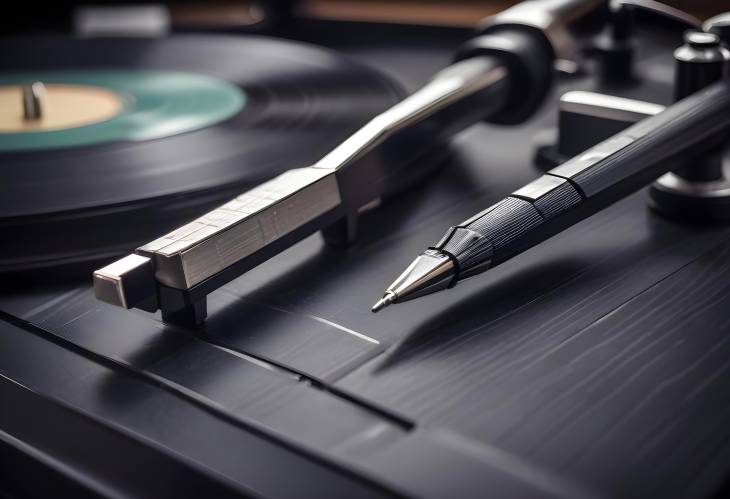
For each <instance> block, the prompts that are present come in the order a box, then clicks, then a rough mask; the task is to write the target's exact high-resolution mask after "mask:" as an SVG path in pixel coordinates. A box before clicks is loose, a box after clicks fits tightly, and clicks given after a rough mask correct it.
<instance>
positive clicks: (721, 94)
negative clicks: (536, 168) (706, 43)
mask: <svg viewBox="0 0 730 499" xmlns="http://www.w3.org/2000/svg"><path fill="white" fill-rule="evenodd" d="M728 129H730V83H728V82H725V81H722V82H717V83H715V84H713V85H711V86H709V87H708V88H706V89H704V90H701V91H699V92H697V93H695V94H693V95H690V96H689V97H687V98H685V99H683V100H681V101H679V102H677V103H676V104H674V105H672V106H670V107H668V108H667V109H666V110H665V111H663V112H661V113H659V114H657V115H655V116H652V117H650V118H646V119H644V120H643V121H641V122H639V123H637V124H636V125H633V126H631V127H630V128H628V129H626V130H625V131H623V132H621V133H619V134H617V135H614V136H613V137H611V138H610V139H608V140H605V141H603V142H601V143H600V144H598V145H596V146H594V147H592V148H591V149H588V150H587V151H586V152H584V153H583V154H581V155H580V156H577V157H575V158H573V159H571V160H570V161H568V162H566V163H563V164H562V165H560V166H559V167H557V168H554V169H553V170H551V171H550V172H549V174H550V175H554V176H558V177H562V178H565V179H567V180H569V181H570V182H571V183H573V184H574V185H575V186H576V187H577V188H578V189H580V191H581V193H582V194H583V196H584V197H586V198H591V197H593V196H596V195H598V194H601V193H603V192H604V191H605V190H607V189H612V190H614V189H620V190H623V189H629V190H631V189H635V188H636V185H635V184H636V182H631V180H632V179H634V178H636V181H637V182H639V183H641V182H643V183H648V182H649V181H651V180H652V179H654V178H656V177H658V176H659V175H660V174H662V173H664V172H666V171H669V170H672V169H674V167H675V166H676V165H678V164H679V163H681V162H682V161H686V160H687V159H688V158H690V157H692V156H694V155H699V154H701V153H702V152H703V151H706V150H707V149H709V148H711V147H713V146H715V145H717V144H718V143H719V142H720V141H721V140H723V139H724V138H726V137H727V136H728ZM626 182H628V184H626V185H624V184H625V183H626Z"/></svg>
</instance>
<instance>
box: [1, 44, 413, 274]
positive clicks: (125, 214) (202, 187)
mask: <svg viewBox="0 0 730 499" xmlns="http://www.w3.org/2000/svg"><path fill="white" fill-rule="evenodd" d="M66 70H74V71H87V72H88V71H95V70H99V71H102V70H103V71H109V70H124V71H146V70H154V71H172V72H183V73H186V74H198V75H204V76H206V77H211V78H215V79H218V80H221V81H225V82H229V83H231V84H233V85H235V86H236V87H238V88H240V89H241V90H242V92H243V93H244V94H245V105H243V107H242V108H241V109H240V110H238V111H237V112H235V113H234V114H233V115H231V116H230V117H227V118H226V119H224V120H222V121H219V122H216V123H214V124H211V125H209V126H205V127H202V128H198V129H193V130H188V131H184V132H181V133H173V134H170V135H166V136H161V137H157V138H152V139H145V140H110V141H105V142H101V143H93V144H85V145H80V146H74V147H47V148H41V149H37V148H35V149H29V150H22V148H21V150H18V149H17V148H16V149H11V150H3V149H2V148H0V190H1V191H2V192H1V193H0V230H2V231H3V243H2V244H1V245H0V271H3V272H7V271H18V270H25V269H31V268H44V267H49V266H54V265H60V264H65V263H73V262H88V261H92V260H93V261H98V260H103V259H107V258H110V257H112V256H113V255H116V254H119V253H121V252H125V251H129V250H131V249H133V248H134V247H135V246H137V245H139V244H142V243H144V242H146V241H147V240H149V239H152V238H154V237H156V236H158V235H159V234H160V233H163V232H164V231H166V230H169V229H171V228H174V226H176V225H177V224H180V223H182V222H185V221H186V220H188V219H190V218H193V217H195V216H196V215H198V214H200V213H201V212H202V211H203V210H205V209H208V208H209V207H211V206H213V205H214V204H216V203H220V202H221V201H225V200H226V199H227V198H229V197H232V196H234V195H235V194H236V193H238V192H240V191H242V190H245V189H246V188H249V187H252V186H253V185H255V184H258V183H260V182H261V181H262V180H265V179H267V178H270V177H272V176H274V175H276V174H278V173H281V172H282V171H285V170H288V169H290V168H296V167H301V166H306V165H308V164H311V163H313V162H315V161H316V160H318V159H319V158H320V157H322V156H323V155H324V154H325V153H326V152H328V151H329V150H330V149H332V148H333V147H334V146H336V145H337V144H338V143H339V142H340V141H341V140H343V139H344V138H346V137H347V136H348V135H349V134H350V133H352V132H353V131H355V130H356V129H357V128H359V127H360V126H361V125H363V124H364V123H365V122H366V121H367V120H368V119H370V118H371V117H373V116H374V115H375V114H377V113H379V112H381V111H383V110H384V109H386V108H387V107H389V106H390V105H392V104H393V103H394V102H396V101H397V100H398V99H399V98H400V97H401V95H402V94H401V91H400V89H399V87H398V86H397V85H395V84H394V83H393V82H392V81H390V80H389V79H388V78H386V77H384V76H383V75H381V74H379V73H377V72H376V71H374V70H373V69H370V68H368V67H365V66H363V65H360V64H358V63H355V62H353V61H351V60H349V59H347V58H346V57H344V56H341V55H338V54H336V53H334V52H331V51H328V50H325V49H322V48H319V47H315V46H310V45H305V44H300V43H295V42H289V41H284V40H278V39H271V38H265V37H257V36H240V37H233V36H215V35H183V36H171V37H168V38H161V39H137V38H125V39H111V38H108V39H107V38H104V39H100V38H94V39H73V38H65V37H36V38H14V39H4V40H2V41H0V75H1V74H9V73H12V72H16V73H17V72H20V73H21V74H22V72H23V71H43V72H53V71H66ZM129 98H130V99H134V96H131V97H129ZM133 118H134V116H133ZM147 118H149V116H147ZM140 119H144V117H142V118H140ZM49 133H50V132H49ZM6 139H7V136H6ZM6 142H8V141H6Z"/></svg>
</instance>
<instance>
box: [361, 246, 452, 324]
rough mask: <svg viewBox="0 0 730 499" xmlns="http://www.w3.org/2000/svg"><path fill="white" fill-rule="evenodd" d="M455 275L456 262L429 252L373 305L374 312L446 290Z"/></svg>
mask: <svg viewBox="0 0 730 499" xmlns="http://www.w3.org/2000/svg"><path fill="white" fill-rule="evenodd" d="M454 275H455V272H454V261H453V260H452V259H451V258H449V257H448V256H446V255H445V254H443V253H441V252H438V251H435V250H428V251H426V252H424V253H423V254H421V255H418V257H417V258H416V259H415V260H414V261H413V262H412V263H411V264H410V265H409V266H408V268H407V269H406V270H405V271H404V272H403V273H402V274H401V275H400V277H398V279H396V280H395V281H394V282H393V284H391V285H390V286H388V289H386V290H385V294H384V295H383V298H381V299H380V300H378V302H377V303H375V305H373V308H372V311H373V312H376V313H377V312H379V311H380V310H382V309H384V308H385V307H387V306H388V305H391V304H393V303H400V302H402V301H406V300H411V299H413V298H418V297H419V296H423V295H427V294H430V293H434V292H436V291H441V290H442V289H446V288H447V287H449V284H451V281H452V280H453V278H454Z"/></svg>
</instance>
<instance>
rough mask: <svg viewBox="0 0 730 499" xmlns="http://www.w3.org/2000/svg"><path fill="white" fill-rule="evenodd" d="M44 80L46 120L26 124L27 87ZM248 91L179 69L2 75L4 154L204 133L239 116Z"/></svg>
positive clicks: (0, 136) (0, 128)
mask: <svg viewBox="0 0 730 499" xmlns="http://www.w3.org/2000/svg"><path fill="white" fill-rule="evenodd" d="M29 82H42V83H43V84H44V85H45V87H46V90H45V93H46V94H47V95H46V96H45V98H44V102H43V116H42V117H41V118H39V119H37V120H24V119H23V109H22V91H21V85H23V84H27V83H29ZM245 101H246V99H245V94H244V92H243V90H242V89H241V88H240V87H238V86H236V85H233V84H231V83H229V82H227V81H224V80H222V79H219V78H214V77H211V76H207V75H200V74H193V73H183V72H176V71H149V70H104V69H99V70H78V71H39V72H23V73H5V74H2V75H0V151H20V150H26V151H27V150H39V149H48V148H59V147H75V146H82V145H91V144H100V143H104V142H113V141H126V140H133V141H139V140H151V139H158V138H162V137H169V136H171V135H176V134H179V133H183V132H188V131H191V130H197V129H200V128H204V127H207V126H211V125H214V124H216V123H219V122H221V121H224V120H226V119H228V118H230V117H231V116H233V115H235V114H236V113H238V112H239V111H240V110H241V109H242V108H243V106H244V103H245Z"/></svg>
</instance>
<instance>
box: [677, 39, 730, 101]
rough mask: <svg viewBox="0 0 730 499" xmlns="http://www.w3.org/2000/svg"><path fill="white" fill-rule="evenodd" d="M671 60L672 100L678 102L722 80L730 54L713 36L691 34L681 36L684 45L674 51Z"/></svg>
mask: <svg viewBox="0 0 730 499" xmlns="http://www.w3.org/2000/svg"><path fill="white" fill-rule="evenodd" d="M674 60H675V61H676V67H675V73H674V99H675V100H680V99H683V98H685V97H687V96H688V95H690V94H693V93H695V92H696V91H697V90H700V89H701V88H704V87H706V86H707V85H709V84H710V83H713V82H715V81H717V80H719V79H721V78H724V77H725V75H726V71H727V66H728V61H729V60H730V51H728V50H727V49H726V48H724V47H723V46H722V45H721V43H720V37H719V36H718V35H716V34H715V33H707V32H704V31H694V30H693V31H687V32H686V33H685V34H684V45H682V46H681V47H679V48H678V49H677V50H675V51H674Z"/></svg>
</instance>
